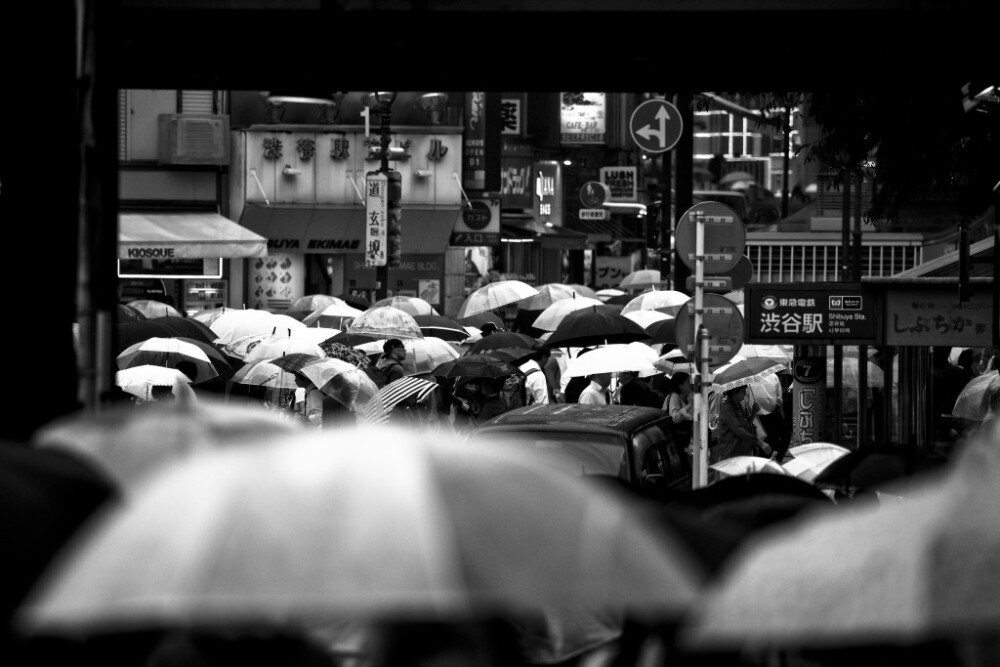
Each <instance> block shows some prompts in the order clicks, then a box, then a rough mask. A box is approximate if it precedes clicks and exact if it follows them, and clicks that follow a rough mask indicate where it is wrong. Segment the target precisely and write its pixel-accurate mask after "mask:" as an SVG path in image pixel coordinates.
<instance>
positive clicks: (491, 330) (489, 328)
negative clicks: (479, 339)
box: [479, 322, 497, 338]
mask: <svg viewBox="0 0 1000 667" xmlns="http://www.w3.org/2000/svg"><path fill="white" fill-rule="evenodd" d="M479 332H480V333H481V334H482V336H483V338H486V337H487V336H492V335H493V334H495V333H496V332H497V325H496V324H494V323H493V322H486V323H484V324H483V326H482V328H480V329H479Z"/></svg>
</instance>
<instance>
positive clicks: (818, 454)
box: [781, 442, 851, 482]
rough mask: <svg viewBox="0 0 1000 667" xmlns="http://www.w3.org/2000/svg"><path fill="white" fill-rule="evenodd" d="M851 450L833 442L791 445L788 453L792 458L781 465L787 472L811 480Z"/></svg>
mask: <svg viewBox="0 0 1000 667" xmlns="http://www.w3.org/2000/svg"><path fill="white" fill-rule="evenodd" d="M850 451H851V450H849V449H848V448H846V447H841V446H840V445H835V444H833V443H831V442H810V443H809V444H805V445H799V446H797V447H789V448H788V453H789V454H791V455H792V457H793V458H792V459H791V460H790V461H788V462H787V463H783V464H782V465H781V467H782V468H784V469H785V472H786V473H788V474H789V475H792V476H794V477H798V478H800V479H804V480H805V481H807V482H811V481H812V480H813V479H814V478H815V477H816V475H818V474H819V473H821V472H822V471H823V469H824V468H825V467H826V466H828V465H830V464H831V463H833V462H834V461H836V460H837V459H839V458H840V457H842V456H845V455H846V454H849V453H850Z"/></svg>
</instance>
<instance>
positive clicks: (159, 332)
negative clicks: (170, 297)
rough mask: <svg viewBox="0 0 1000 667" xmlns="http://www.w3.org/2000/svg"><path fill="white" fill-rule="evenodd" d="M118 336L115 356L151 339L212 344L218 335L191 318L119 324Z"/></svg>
mask: <svg viewBox="0 0 1000 667" xmlns="http://www.w3.org/2000/svg"><path fill="white" fill-rule="evenodd" d="M115 331H116V333H117V336H118V341H117V345H116V350H115V354H116V355H117V354H120V353H121V352H123V351H124V350H125V349H126V348H128V347H130V346H132V345H135V344H136V343H141V342H142V341H144V340H149V339H150V338H177V337H179V336H183V337H185V338H193V339H194V340H200V341H202V342H205V343H208V344H210V345H211V344H212V343H213V341H214V340H215V339H216V338H218V335H216V333H215V332H214V331H212V330H211V329H209V328H208V327H207V326H206V325H205V324H203V323H201V322H199V321H198V320H193V319H191V318H189V317H157V318H154V319H151V320H134V321H132V322H119V323H118V324H116V325H115Z"/></svg>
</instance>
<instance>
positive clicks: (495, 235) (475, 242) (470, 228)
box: [449, 195, 500, 246]
mask: <svg viewBox="0 0 1000 667" xmlns="http://www.w3.org/2000/svg"><path fill="white" fill-rule="evenodd" d="M499 243H500V197H499V196H497V195H494V196H492V197H489V198H485V199H473V200H471V201H470V202H469V206H466V207H465V208H463V209H462V215H461V216H459V218H458V220H457V221H456V222H455V231H453V232H452V233H451V241H450V243H449V245H453V246H481V245H497V244H499Z"/></svg>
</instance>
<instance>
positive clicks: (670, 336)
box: [643, 310, 677, 345]
mask: <svg viewBox="0 0 1000 667" xmlns="http://www.w3.org/2000/svg"><path fill="white" fill-rule="evenodd" d="M643 312H646V311H643ZM649 312H653V313H655V312H657V311H655V310H653V311H649ZM646 333H647V334H649V342H650V343H660V344H662V345H668V344H669V345H676V344H677V319H676V318H673V317H667V318H666V319H664V320H657V321H656V322H653V323H652V324H648V325H646Z"/></svg>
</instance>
